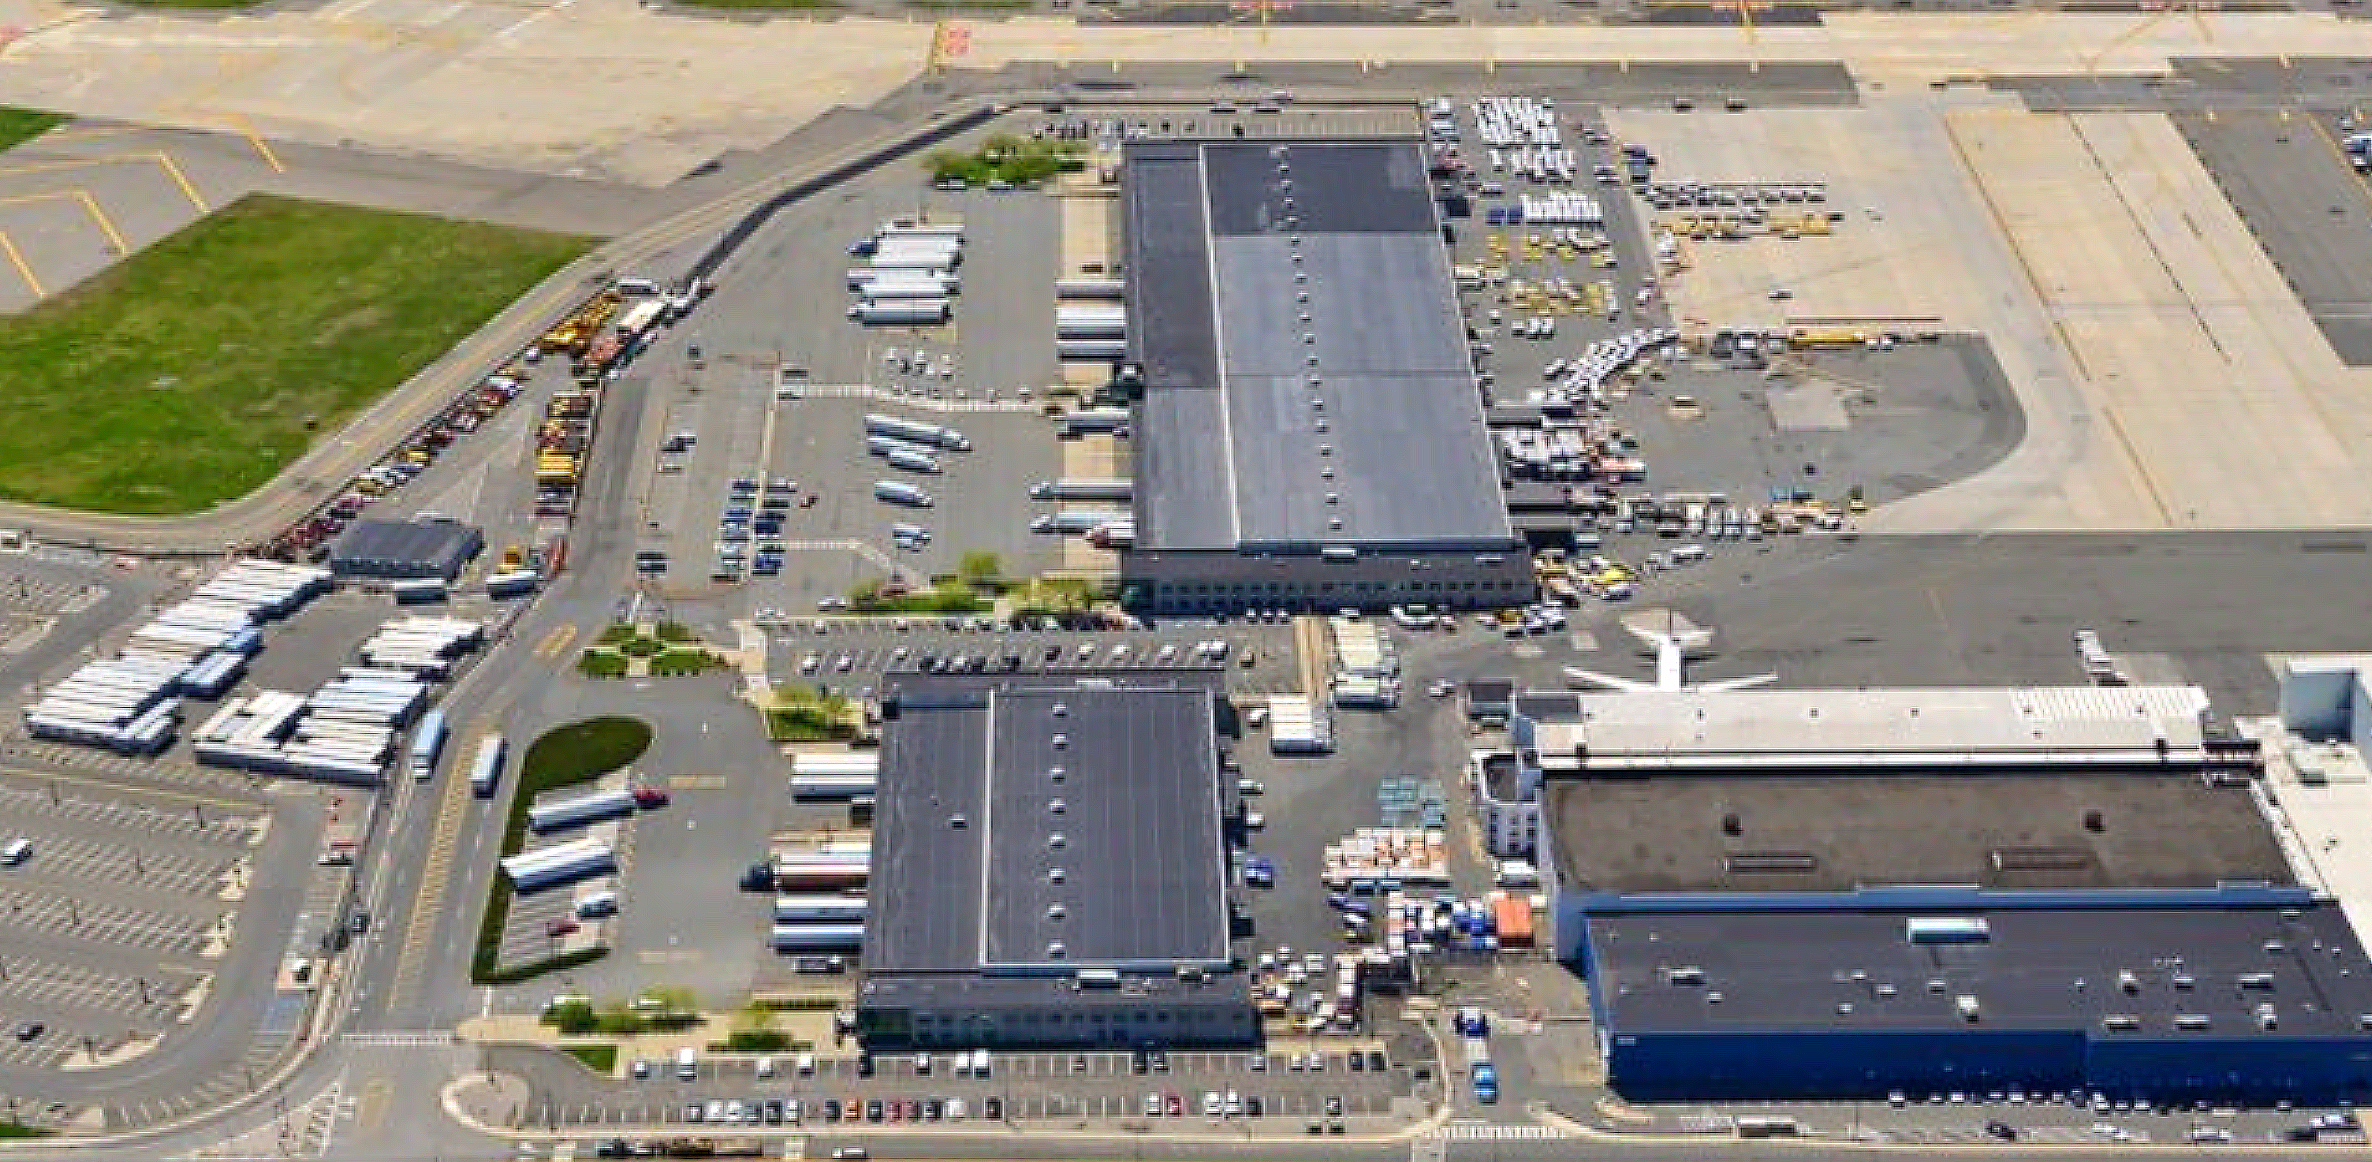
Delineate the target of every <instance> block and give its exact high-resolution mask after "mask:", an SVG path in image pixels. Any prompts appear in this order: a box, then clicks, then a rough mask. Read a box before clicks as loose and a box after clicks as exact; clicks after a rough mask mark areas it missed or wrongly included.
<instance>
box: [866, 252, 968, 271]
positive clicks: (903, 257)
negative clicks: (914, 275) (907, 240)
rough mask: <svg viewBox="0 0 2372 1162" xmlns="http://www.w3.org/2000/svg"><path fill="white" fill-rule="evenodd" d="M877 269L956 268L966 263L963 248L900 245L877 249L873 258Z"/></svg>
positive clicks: (872, 262) (874, 267) (873, 263)
mask: <svg viewBox="0 0 2372 1162" xmlns="http://www.w3.org/2000/svg"><path fill="white" fill-rule="evenodd" d="M868 261H870V262H871V264H872V266H873V269H875V270H883V271H888V270H954V269H955V268H957V267H959V266H962V265H963V263H964V255H963V252H962V251H961V250H947V249H940V248H933V247H924V246H913V247H900V248H898V249H896V250H883V251H877V252H875V254H874V255H873V257H872V258H871V259H869V260H868Z"/></svg>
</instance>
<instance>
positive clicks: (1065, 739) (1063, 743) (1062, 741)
mask: <svg viewBox="0 0 2372 1162" xmlns="http://www.w3.org/2000/svg"><path fill="white" fill-rule="evenodd" d="M1049 742H1050V743H1051V745H1052V746H1053V747H1054V749H1056V750H1062V749H1063V748H1065V747H1068V746H1070V745H1071V736H1070V735H1067V734H1058V735H1055V736H1054V737H1053V738H1052V739H1050V740H1049Z"/></svg>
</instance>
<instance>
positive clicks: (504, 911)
mask: <svg viewBox="0 0 2372 1162" xmlns="http://www.w3.org/2000/svg"><path fill="white" fill-rule="evenodd" d="M650 747H651V728H650V724H649V723H646V722H644V721H642V720H641V719H639V718H588V719H585V720H584V721H582V722H572V723H570V724H568V725H567V726H561V727H555V728H553V729H551V730H548V731H545V732H544V734H543V735H542V736H541V737H539V738H537V739H536V740H535V742H534V743H533V744H531V745H530V746H529V747H528V748H527V757H526V758H524V759H522V760H520V763H519V786H518V789H517V791H516V792H514V794H513V795H512V798H511V809H510V814H509V815H508V816H507V817H506V818H505V820H504V823H503V832H502V854H503V855H504V856H512V855H517V854H518V853H519V851H520V849H521V848H522V847H524V846H525V845H526V842H527V809H528V808H529V807H532V806H534V805H535V797H536V796H537V795H540V794H542V793H543V792H545V791H552V790H557V789H559V788H561V787H569V786H575V785H577V784H579V783H590V782H592V781H594V780H595V779H598V778H600V777H601V776H603V775H606V774H608V773H610V772H611V771H615V770H620V769H623V768H624V767H625V766H626V765H627V764H629V763H632V762H633V761H634V760H636V759H638V758H641V757H642V756H643V753H644V752H645V751H648V750H649V749H650ZM510 913H511V885H510V882H509V881H508V880H506V879H504V878H503V877H502V876H501V875H500V874H497V875H495V876H494V877H493V880H492V882H491V884H490V886H489V887H488V888H487V891H486V912H485V915H484V917H483V918H482V919H481V920H480V922H479V925H478V948H477V953H476V955H475V956H474V957H472V958H471V962H470V979H471V980H472V981H474V982H476V983H478V984H515V983H517V982H519V981H522V980H526V979H528V978H530V977H535V976H540V975H542V974H544V973H547V972H554V971H557V970H559V969H563V968H573V967H575V966H577V965H580V964H586V963H590V962H592V961H595V960H599V959H601V958H602V957H603V956H605V955H607V954H608V952H609V949H607V948H606V947H603V946H601V945H594V946H593V947H590V948H584V949H579V950H577V951H575V952H568V953H563V954H561V955H559V956H553V957H547V958H545V959H543V960H536V961H529V962H525V963H520V964H502V963H499V962H500V960H501V957H502V933H503V926H504V924H506V923H507V922H508V921H509V919H510Z"/></svg>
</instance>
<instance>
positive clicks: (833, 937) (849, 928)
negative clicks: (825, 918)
mask: <svg viewBox="0 0 2372 1162" xmlns="http://www.w3.org/2000/svg"><path fill="white" fill-rule="evenodd" d="M864 943H865V926H864V925H863V924H777V925H775V926H774V950H775V951H776V952H853V951H855V950H857V949H859V948H862V947H863V946H864Z"/></svg>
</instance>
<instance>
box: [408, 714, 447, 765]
mask: <svg viewBox="0 0 2372 1162" xmlns="http://www.w3.org/2000/svg"><path fill="white" fill-rule="evenodd" d="M448 733H450V732H449V731H448V730H447V729H446V727H445V712H444V711H442V710H431V711H429V712H428V713H427V714H425V715H423V716H421V719H420V727H419V729H417V730H414V731H413V732H412V749H411V752H410V753H409V755H407V756H406V761H405V765H406V766H407V767H408V768H410V770H411V772H412V778H414V779H415V780H419V781H423V782H425V781H427V780H428V779H430V778H433V777H435V775H436V773H437V760H438V759H440V758H443V757H444V754H445V737H446V735H447V734H448Z"/></svg>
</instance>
